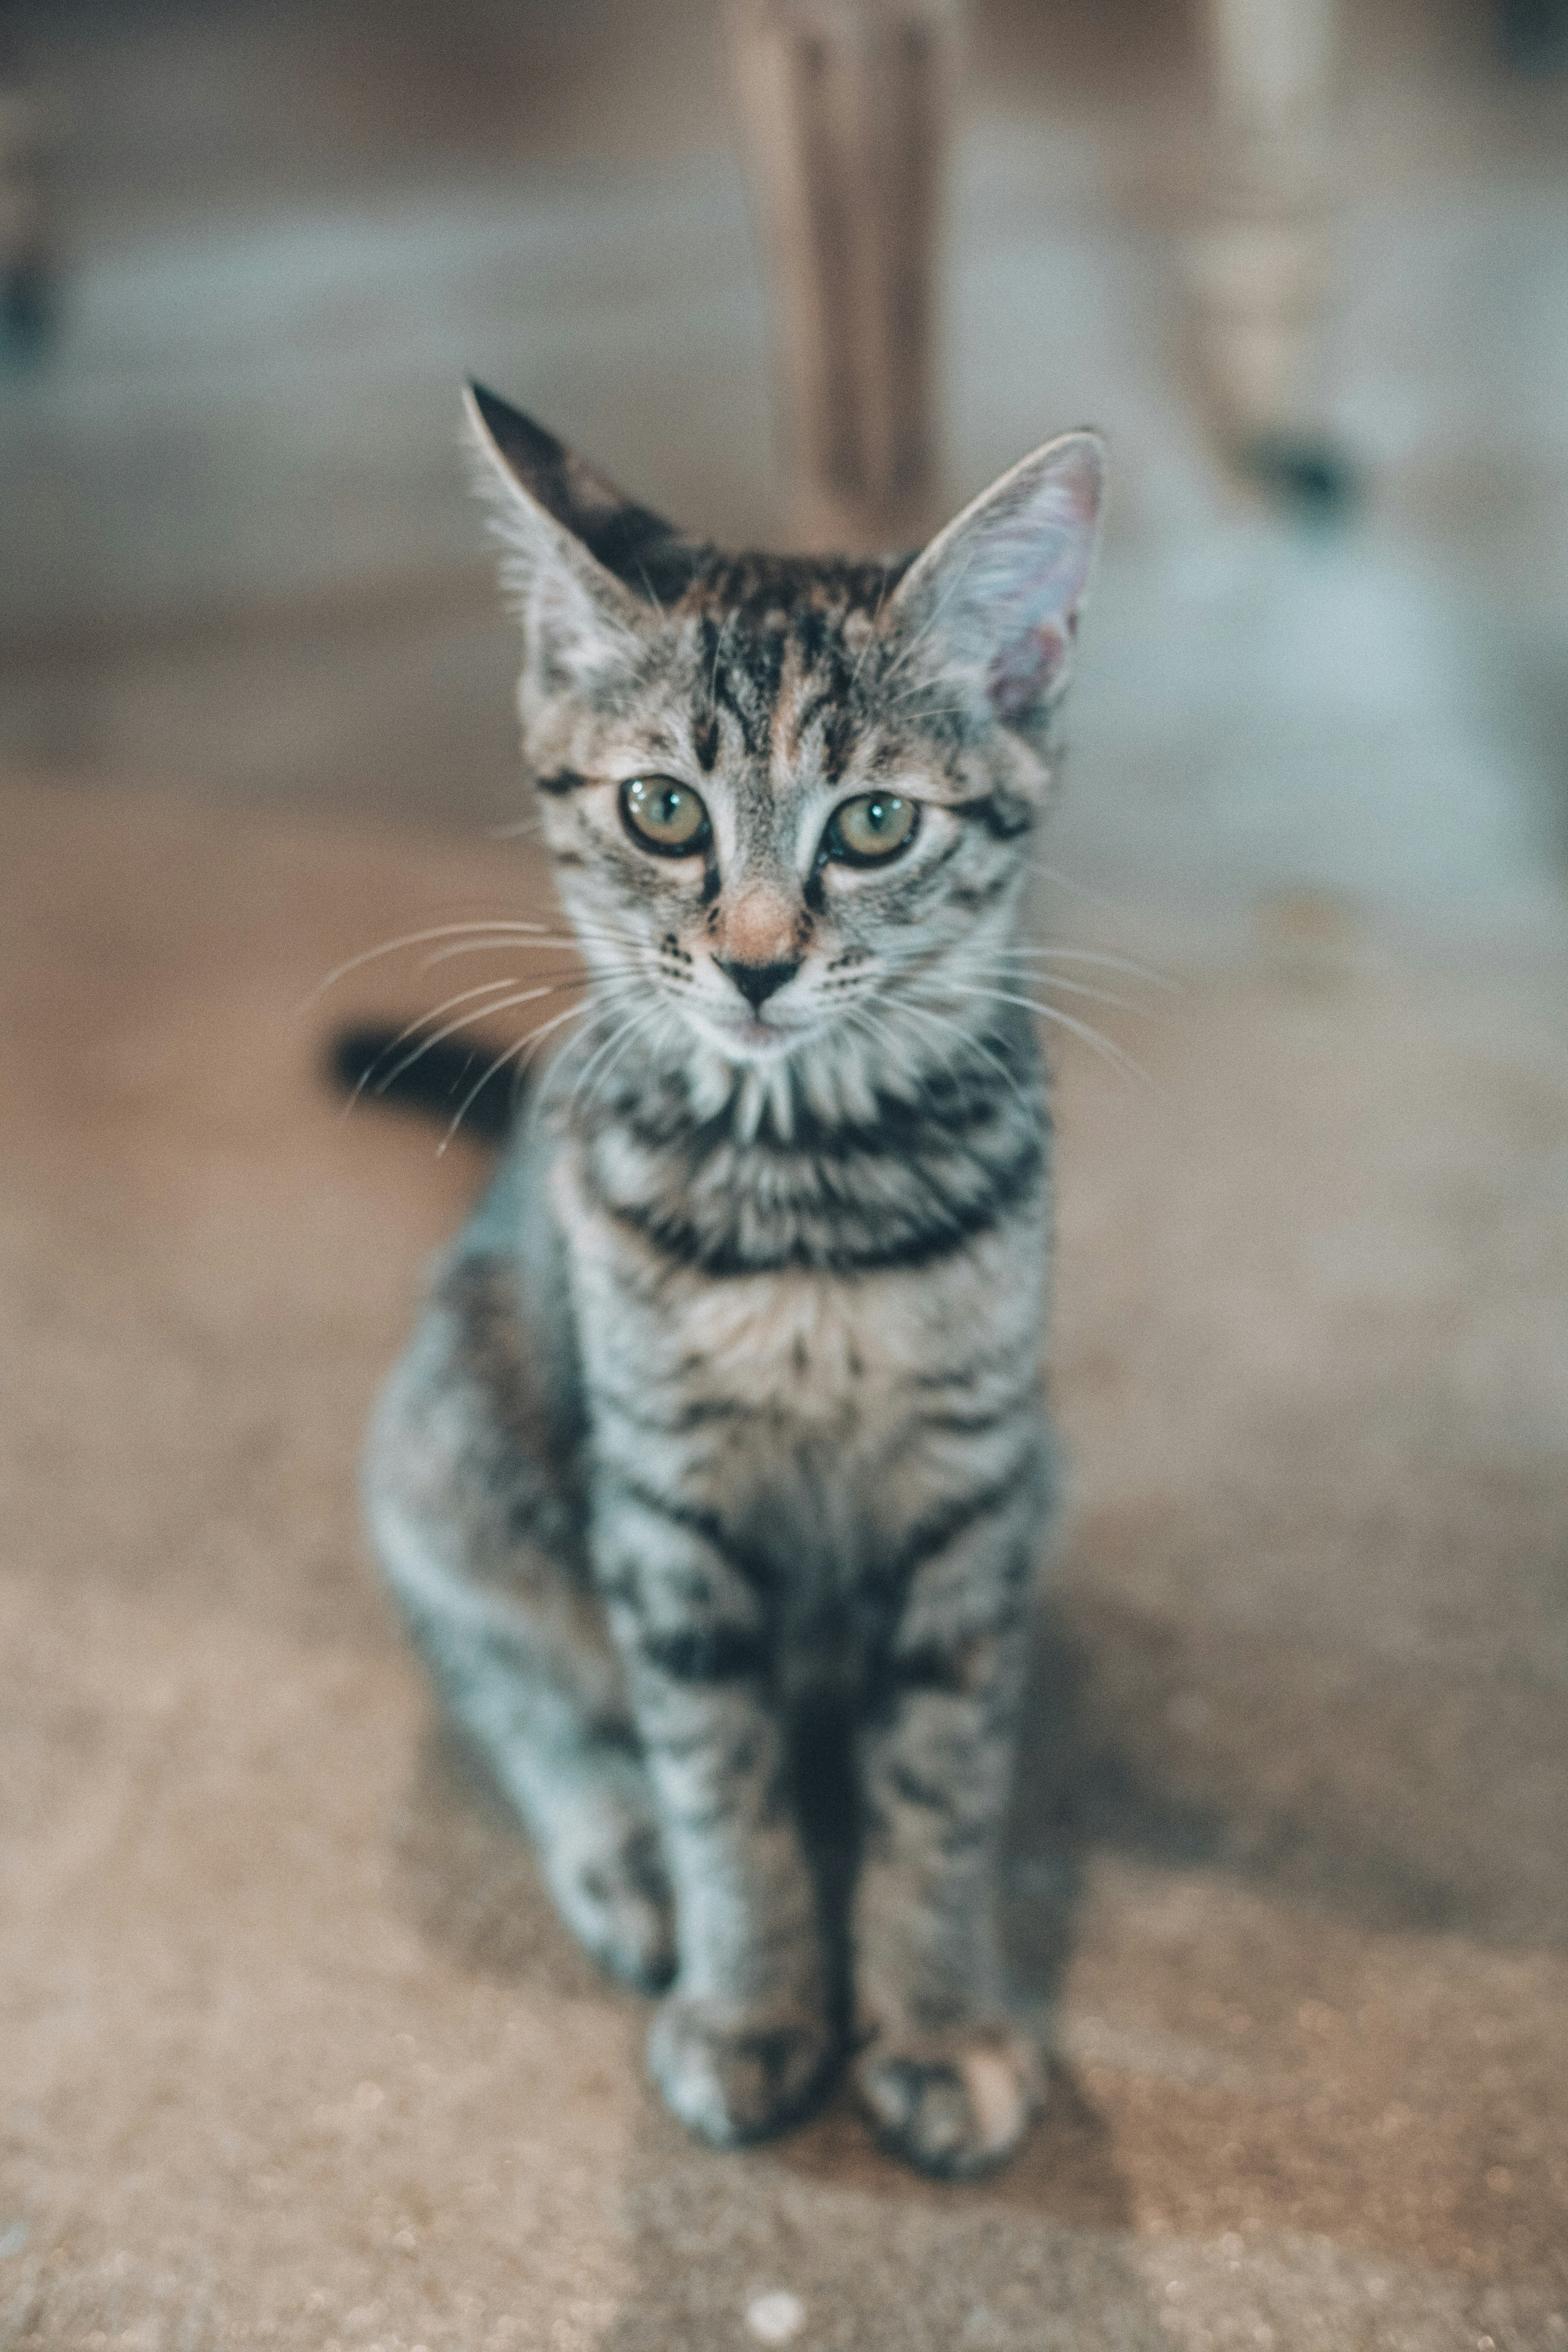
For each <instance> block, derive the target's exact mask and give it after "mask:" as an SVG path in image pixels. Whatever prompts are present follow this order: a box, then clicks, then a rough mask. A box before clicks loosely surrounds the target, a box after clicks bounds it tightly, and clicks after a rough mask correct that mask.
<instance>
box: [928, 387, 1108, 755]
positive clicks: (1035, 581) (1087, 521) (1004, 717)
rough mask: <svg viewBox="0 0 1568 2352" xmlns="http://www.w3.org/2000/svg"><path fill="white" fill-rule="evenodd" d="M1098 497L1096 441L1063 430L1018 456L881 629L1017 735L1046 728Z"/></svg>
mask: <svg viewBox="0 0 1568 2352" xmlns="http://www.w3.org/2000/svg"><path fill="white" fill-rule="evenodd" d="M1104 499H1105V445H1104V443H1103V442H1102V441H1101V440H1100V436H1099V434H1098V433H1091V432H1087V431H1085V432H1080V433H1064V434H1062V435H1061V436H1059V437H1058V439H1057V440H1055V441H1047V443H1046V445H1045V446H1044V447H1043V448H1040V449H1037V450H1036V451H1035V452H1034V454H1033V455H1032V456H1031V457H1025V458H1023V459H1021V460H1020V462H1019V463H1018V464H1017V465H1016V466H1015V467H1012V468H1011V470H1010V471H1009V472H1007V473H1005V474H1004V475H1003V477H1002V478H1001V480H1000V481H997V482H994V483H993V484H992V486H991V488H989V489H988V490H985V491H983V492H982V494H981V496H980V497H979V498H977V499H975V500H974V501H973V504H972V505H970V506H967V507H965V508H964V509H963V513H962V514H961V515H959V516H957V517H956V518H955V520H953V521H952V522H950V523H949V524H948V526H947V529H946V530H943V531H939V533H938V534H937V536H936V538H935V539H933V540H932V541H931V545H930V546H929V547H928V548H927V549H926V550H925V551H924V553H923V554H921V555H919V556H917V557H916V559H915V561H914V562H913V563H912V564H911V565H910V569H909V571H908V572H906V573H905V575H904V577H903V579H902V581H901V582H900V584H899V588H898V591H897V593H896V594H895V595H894V597H893V599H892V602H891V603H890V604H889V607H888V611H887V614H886V615H885V616H884V620H883V624H882V626H883V630H884V634H885V635H887V636H888V637H889V640H890V641H891V642H893V643H895V644H896V643H898V642H900V640H901V641H902V642H903V643H904V645H905V646H907V647H908V651H907V653H906V654H905V655H904V656H902V661H903V662H908V663H910V664H911V665H912V666H914V667H916V669H917V674H918V667H927V668H929V669H931V670H933V671H941V672H942V674H943V675H944V676H945V677H947V678H948V679H949V680H951V681H952V683H953V684H955V685H956V686H958V687H959V688H961V689H963V688H966V689H967V690H968V692H969V693H970V694H971V695H972V696H973V703H974V707H975V709H977V710H981V709H988V710H989V712H990V714H991V716H992V717H993V718H994V719H1000V720H1001V721H1002V723H1003V724H1004V725H1005V726H1009V727H1015V728H1017V729H1019V730H1021V731H1022V732H1023V733H1025V734H1027V733H1028V732H1029V731H1030V730H1031V729H1032V728H1033V727H1034V726H1035V725H1036V724H1037V723H1038V722H1040V721H1042V720H1044V719H1047V718H1048V716H1049V712H1050V709H1051V707H1052V705H1053V704H1054V703H1055V702H1056V701H1057V700H1058V698H1059V696H1060V694H1061V692H1062V689H1063V688H1064V687H1065V685H1066V684H1067V679H1068V671H1069V669H1070V667H1071V666H1072V653H1073V644H1074V640H1075V638H1076V637H1077V635H1078V620H1079V610H1080V608H1081V606H1082V604H1083V600H1084V595H1085V593H1086V591H1087V589H1088V585H1089V572H1090V570H1091V568H1092V566H1093V562H1094V551H1095V544H1096V541H1097V540H1098V538H1099V533H1100V509H1101V508H1102V506H1103V504H1104ZM901 666H902V665H901V663H900V667H901Z"/></svg>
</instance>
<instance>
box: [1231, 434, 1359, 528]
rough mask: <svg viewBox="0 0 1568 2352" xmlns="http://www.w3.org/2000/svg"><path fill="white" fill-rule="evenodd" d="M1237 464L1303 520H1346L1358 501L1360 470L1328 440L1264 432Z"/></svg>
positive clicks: (1241, 471) (1246, 449)
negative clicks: (1297, 437)
mask: <svg viewBox="0 0 1568 2352" xmlns="http://www.w3.org/2000/svg"><path fill="white" fill-rule="evenodd" d="M1237 470H1238V471H1239V472H1240V473H1241V474H1242V475H1243V476H1245V477H1246V478H1247V479H1248V480H1249V481H1251V482H1253V483H1255V484H1256V485H1257V487H1258V489H1260V490H1261V491H1263V493H1264V494H1265V496H1266V497H1268V499H1272V500H1273V502H1274V503H1275V504H1276V505H1277V506H1279V507H1280V508H1283V509H1286V510H1288V511H1289V512H1290V513H1292V514H1295V515H1297V516H1299V517H1300V520H1302V521H1303V522H1314V523H1336V522H1344V521H1347V520H1349V518H1350V517H1351V515H1352V514H1353V513H1354V511H1355V509H1356V508H1357V507H1358V505H1359V504H1360V500H1361V476H1360V473H1359V471H1358V469H1357V468H1356V467H1355V466H1354V465H1353V464H1352V461H1351V459H1350V458H1349V457H1348V456H1346V455H1345V453H1344V452H1343V451H1342V450H1340V449H1337V448H1336V447H1335V446H1333V444H1332V443H1331V442H1330V441H1326V440H1316V439H1300V440H1298V439H1295V438H1293V437H1292V436H1289V435H1278V436H1277V435H1265V436H1262V437H1260V438H1259V439H1257V440H1254V441H1249V442H1247V444H1246V445H1245V446H1244V447H1243V448H1242V449H1241V450H1240V451H1239V452H1238V454H1237Z"/></svg>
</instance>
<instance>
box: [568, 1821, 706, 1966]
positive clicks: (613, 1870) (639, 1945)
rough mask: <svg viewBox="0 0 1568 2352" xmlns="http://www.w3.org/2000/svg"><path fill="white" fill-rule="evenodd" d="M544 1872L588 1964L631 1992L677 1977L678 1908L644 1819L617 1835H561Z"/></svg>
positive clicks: (655, 1841)
mask: <svg viewBox="0 0 1568 2352" xmlns="http://www.w3.org/2000/svg"><path fill="white" fill-rule="evenodd" d="M545 1871H546V1875H547V1877H548V1879H549V1882H550V1891H551V1893H552V1895H553V1896H554V1898H555V1906H556V1908H557V1910H559V1912H560V1913H561V1916H562V1917H563V1919H564V1920H565V1922H566V1925H567V1926H568V1927H570V1928H571V1930H572V1933H573V1934H574V1936H575V1937H576V1938H577V1941H578V1942H579V1943H580V1944H581V1945H582V1947H583V1948H584V1951H585V1952H586V1953H587V1954H588V1956H589V1958H590V1959H593V1960H596V1961H597V1962H598V1965H599V1966H600V1968H602V1969H604V1970H605V1974H606V1975H607V1976H612V1977H614V1978H615V1979H616V1983H617V1984H623V1985H625V1986H626V1987H627V1988H628V1990H630V1991H632V1992H662V1991H663V1990H664V1988H665V1987H666V1985H667V1984H668V1982H669V1981H670V1979H671V1978H672V1977H673V1976H674V1974H675V1906H674V1904H673V1903H672V1901H671V1899H670V1893H669V1882H668V1879H667V1878H666V1876H665V1873H664V1862H663V1858H662V1856H661V1855H660V1853H659V1849H658V1832H656V1831H655V1830H654V1829H653V1828H652V1827H651V1826H649V1825H647V1824H644V1823H640V1822H638V1823H636V1824H634V1825H633V1826H632V1827H630V1828H628V1829H626V1831H625V1832H624V1833H622V1834H620V1835H617V1836H616V1837H614V1838H610V1837H606V1836H604V1835H602V1834H601V1835H598V1836H595V1837H592V1838H587V1837H584V1838H580V1839H574V1838H570V1837H565V1836H562V1837H558V1838H557V1839H556V1840H555V1841H554V1843H552V1847H551V1849H550V1851H549V1853H547V1854H546V1856H545Z"/></svg>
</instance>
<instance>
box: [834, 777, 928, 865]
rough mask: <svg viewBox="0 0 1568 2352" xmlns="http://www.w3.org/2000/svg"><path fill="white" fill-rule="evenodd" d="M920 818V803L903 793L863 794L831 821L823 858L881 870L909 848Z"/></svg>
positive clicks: (840, 810) (848, 803) (850, 802)
mask: <svg viewBox="0 0 1568 2352" xmlns="http://www.w3.org/2000/svg"><path fill="white" fill-rule="evenodd" d="M920 816H921V806H920V803H919V801H907V800H905V799H904V798H903V796H902V794H901V793H860V794H859V796H858V798H857V799H855V800H852V801H846V802H845V803H844V804H843V806H842V807H841V808H836V809H835V810H834V812H833V814H832V815H831V816H830V817H829V818H828V820H827V830H826V833H825V834H824V835H823V836H822V855H823V856H824V857H825V858H826V857H832V858H837V859H838V860H839V862H840V863H841V864H843V865H846V866H879V865H881V864H882V862H883V861H884V859H886V858H889V857H893V856H897V855H898V852H899V851H900V849H907V848H908V847H909V845H910V842H911V841H912V840H913V839H914V837H915V828H916V827H917V825H918V824H920Z"/></svg>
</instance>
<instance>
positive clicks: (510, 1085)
mask: <svg viewBox="0 0 1568 2352" xmlns="http://www.w3.org/2000/svg"><path fill="white" fill-rule="evenodd" d="M506 1052H507V1048H506V1046H505V1045H504V1044H501V1045H498V1044H497V1043H496V1042H495V1041H494V1040H493V1039H491V1040H489V1041H488V1042H486V1043H484V1044H482V1045H448V1044H446V1043H445V1042H443V1043H441V1044H439V1045H426V1046H424V1047H421V1046H420V1045H419V1043H418V1039H417V1034H416V1032H415V1031H412V1030H409V1029H407V1028H398V1029H395V1028H393V1027H392V1026H391V1025H390V1024H388V1023H384V1022H383V1023H374V1022H367V1023H366V1024H363V1026H359V1027H355V1028H352V1029H344V1030H342V1031H340V1032H339V1034H338V1035H337V1036H335V1037H332V1038H331V1039H329V1041H328V1045H327V1052H326V1061H325V1075H326V1077H327V1080H328V1083H329V1084H330V1085H331V1087H334V1088H338V1089H341V1090H342V1092H343V1093H344V1094H346V1095H347V1096H348V1097H349V1098H350V1100H351V1102H355V1103H358V1102H364V1103H382V1104H384V1105H385V1106H386V1107H387V1108H389V1109H392V1110H401V1111H411V1112H413V1114H414V1115H415V1117H416V1118H424V1119H436V1120H438V1121H439V1122H440V1124H441V1125H442V1126H443V1127H444V1128H447V1129H453V1130H454V1131H455V1132H456V1133H458V1134H459V1135H463V1136H466V1137H467V1138H468V1141H469V1142H470V1143H500V1141H502V1139H504V1137H505V1136H506V1134H507V1131H508V1129H510V1126H511V1123H512V1119H513V1118H514V1117H515V1116H516V1112H517V1108H518V1104H519V1103H520V1102H521V1098H522V1090H523V1088H522V1080H521V1077H520V1076H518V1074H517V1071H516V1068H515V1066H513V1065H512V1063H511V1062H510V1061H508V1060H500V1061H498V1059H497V1056H498V1055H501V1056H504V1055H506Z"/></svg>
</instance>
